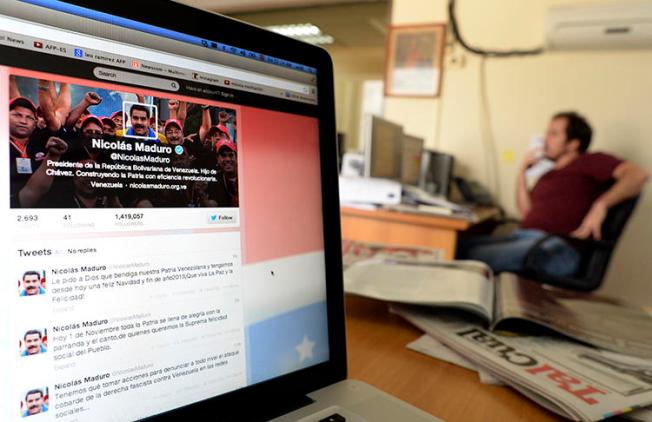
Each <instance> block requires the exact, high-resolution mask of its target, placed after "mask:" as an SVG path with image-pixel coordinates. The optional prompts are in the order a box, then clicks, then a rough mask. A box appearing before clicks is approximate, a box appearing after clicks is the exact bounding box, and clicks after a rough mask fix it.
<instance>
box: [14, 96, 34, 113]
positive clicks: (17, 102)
mask: <svg viewBox="0 0 652 422" xmlns="http://www.w3.org/2000/svg"><path fill="white" fill-rule="evenodd" d="M16 107H25V108H28V109H30V110H32V112H34V114H36V106H35V105H34V103H33V102H32V100H30V99H29V98H25V97H16V98H14V99H13V100H11V101H10V102H9V110H13V109H14V108H16Z"/></svg>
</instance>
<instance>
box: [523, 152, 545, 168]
mask: <svg viewBox="0 0 652 422" xmlns="http://www.w3.org/2000/svg"><path fill="white" fill-rule="evenodd" d="M540 160H541V156H540V155H539V154H537V151H535V150H529V151H528V152H527V153H525V156H524V157H523V161H522V162H521V171H522V172H524V171H525V170H527V169H529V168H530V167H532V166H533V165H535V164H536V163H538V162H539V161H540Z"/></svg>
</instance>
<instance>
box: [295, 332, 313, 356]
mask: <svg viewBox="0 0 652 422" xmlns="http://www.w3.org/2000/svg"><path fill="white" fill-rule="evenodd" d="M313 347H315V342H314V341H310V339H308V336H303V341H302V342H301V344H299V345H298V346H297V347H295V349H297V352H299V363H303V361H304V360H306V359H312V349H313Z"/></svg>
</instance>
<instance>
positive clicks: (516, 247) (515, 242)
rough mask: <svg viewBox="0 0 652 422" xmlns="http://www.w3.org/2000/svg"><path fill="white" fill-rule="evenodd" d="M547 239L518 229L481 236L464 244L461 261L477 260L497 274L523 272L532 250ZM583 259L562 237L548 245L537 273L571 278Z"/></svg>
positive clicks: (542, 249)
mask: <svg viewBox="0 0 652 422" xmlns="http://www.w3.org/2000/svg"><path fill="white" fill-rule="evenodd" d="M544 236H546V233H545V232H543V231H541V230H530V229H517V230H515V231H514V232H513V233H511V234H509V235H507V236H481V237H478V238H471V239H464V240H461V241H460V245H459V250H458V259H474V260H478V261H482V262H484V263H486V264H487V265H489V266H490V267H491V269H492V270H493V271H494V273H499V272H503V271H510V272H518V271H521V270H523V263H524V261H525V258H526V257H527V255H528V253H529V252H530V249H531V248H532V246H534V244H535V243H537V242H538V241H539V240H540V239H542V238H543V237H544ZM579 262H580V256H579V254H578V253H577V251H575V249H573V248H572V247H571V246H570V245H568V244H567V243H566V242H564V241H563V240H562V239H560V238H558V237H553V238H550V239H549V240H547V241H546V242H544V243H543V244H542V245H541V247H540V248H539V253H538V254H537V255H536V257H535V261H534V265H535V268H536V269H537V271H539V272H542V273H546V274H550V275H553V276H558V277H563V276H570V275H573V274H575V273H576V272H577V269H578V267H579Z"/></svg>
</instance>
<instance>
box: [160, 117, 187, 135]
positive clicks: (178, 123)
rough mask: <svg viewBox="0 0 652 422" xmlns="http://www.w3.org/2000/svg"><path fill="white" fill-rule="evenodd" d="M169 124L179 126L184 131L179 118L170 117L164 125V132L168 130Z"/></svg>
mask: <svg viewBox="0 0 652 422" xmlns="http://www.w3.org/2000/svg"><path fill="white" fill-rule="evenodd" d="M169 125H175V126H177V127H178V128H179V130H181V131H182V132H183V125H182V124H181V122H180V121H179V120H177V119H168V120H167V121H166V122H165V125H164V126H163V131H164V132H165V131H166V130H167V128H168V126H169Z"/></svg>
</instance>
